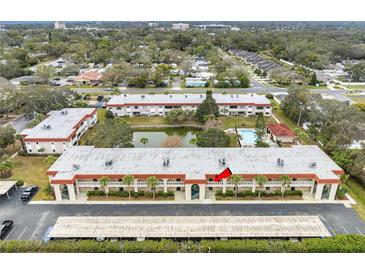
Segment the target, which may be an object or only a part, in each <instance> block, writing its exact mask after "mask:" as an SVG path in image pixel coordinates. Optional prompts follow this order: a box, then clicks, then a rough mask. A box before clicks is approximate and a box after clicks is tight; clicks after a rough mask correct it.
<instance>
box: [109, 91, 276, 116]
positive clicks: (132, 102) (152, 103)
mask: <svg viewBox="0 0 365 274" xmlns="http://www.w3.org/2000/svg"><path fill="white" fill-rule="evenodd" d="M213 98H214V99H215V101H216V102H217V105H218V107H219V112H220V113H221V114H222V115H230V116H234V115H241V116H253V115H257V114H258V113H263V114H264V116H267V117H270V116H271V115H272V107H271V103H270V101H269V99H267V98H266V97H265V96H264V95H257V94H213ZM204 99H205V94H167V95H166V94H154V95H150V94H142V95H140V94H124V95H118V96H113V97H112V98H111V99H110V101H109V102H108V103H107V104H106V108H107V109H108V110H110V111H112V112H113V113H114V115H115V116H143V115H145V116H165V115H166V113H167V112H169V111H171V110H174V109H182V110H186V111H195V110H196V109H197V107H198V106H199V105H200V104H201V103H202V102H203V100H204Z"/></svg>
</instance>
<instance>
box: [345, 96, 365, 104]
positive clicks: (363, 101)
mask: <svg viewBox="0 0 365 274" xmlns="http://www.w3.org/2000/svg"><path fill="white" fill-rule="evenodd" d="M347 97H349V98H351V99H352V100H354V101H356V102H357V103H360V104H365V97H363V96H358V95H347Z"/></svg>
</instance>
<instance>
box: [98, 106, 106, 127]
mask: <svg viewBox="0 0 365 274" xmlns="http://www.w3.org/2000/svg"><path fill="white" fill-rule="evenodd" d="M105 112H106V109H105V108H99V109H98V110H97V112H96V115H97V117H98V123H101V124H104V123H105V119H106V118H105Z"/></svg>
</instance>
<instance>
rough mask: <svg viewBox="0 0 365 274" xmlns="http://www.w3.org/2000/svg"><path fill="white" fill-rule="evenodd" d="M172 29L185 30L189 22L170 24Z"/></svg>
mask: <svg viewBox="0 0 365 274" xmlns="http://www.w3.org/2000/svg"><path fill="white" fill-rule="evenodd" d="M172 29H174V30H187V29H189V24H184V23H176V24H172Z"/></svg>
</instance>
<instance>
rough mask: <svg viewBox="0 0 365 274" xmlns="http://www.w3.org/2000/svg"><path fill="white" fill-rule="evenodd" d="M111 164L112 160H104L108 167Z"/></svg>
mask: <svg viewBox="0 0 365 274" xmlns="http://www.w3.org/2000/svg"><path fill="white" fill-rule="evenodd" d="M112 165H113V160H109V161H105V166H107V167H109V166H112Z"/></svg>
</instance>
